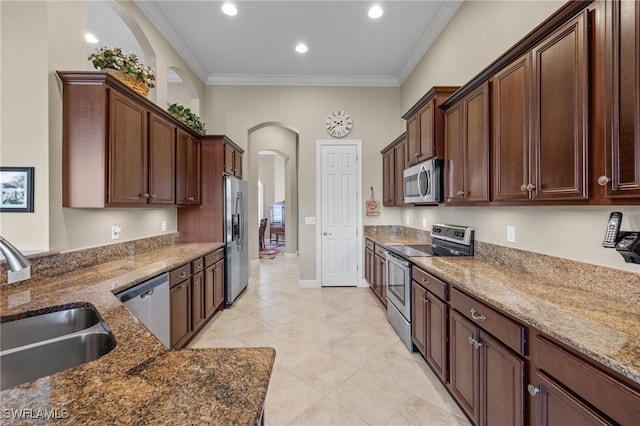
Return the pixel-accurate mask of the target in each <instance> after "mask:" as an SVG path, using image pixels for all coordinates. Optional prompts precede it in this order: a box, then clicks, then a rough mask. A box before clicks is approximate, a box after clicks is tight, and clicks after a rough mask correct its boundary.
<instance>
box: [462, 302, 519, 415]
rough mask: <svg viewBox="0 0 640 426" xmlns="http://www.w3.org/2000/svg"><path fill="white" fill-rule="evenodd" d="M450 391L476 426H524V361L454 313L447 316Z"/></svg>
mask: <svg viewBox="0 0 640 426" xmlns="http://www.w3.org/2000/svg"><path fill="white" fill-rule="evenodd" d="M450 333H451V349H450V354H451V355H450V359H449V362H450V369H451V376H450V377H451V380H450V384H449V388H450V390H451V392H452V393H453V395H454V397H455V398H456V399H457V400H458V402H459V403H460V406H461V407H462V409H463V410H464V411H465V412H466V413H467V415H468V416H469V417H470V418H471V419H472V420H473V422H474V423H475V424H477V425H524V367H525V361H524V359H522V358H521V357H520V356H518V355H517V354H515V353H514V352H512V351H511V350H510V349H509V348H507V347H506V346H505V345H503V344H502V343H500V342H499V341H498V340H496V339H494V338H493V337H491V336H490V335H489V334H488V333H486V332H485V331H483V330H481V329H480V328H478V327H477V326H476V325H475V324H474V323H472V322H471V321H469V320H468V319H467V318H465V317H464V316H462V315H460V314H459V313H458V312H457V311H455V310H452V311H451V313H450Z"/></svg>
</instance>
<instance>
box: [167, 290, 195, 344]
mask: <svg viewBox="0 0 640 426" xmlns="http://www.w3.org/2000/svg"><path fill="white" fill-rule="evenodd" d="M170 293H171V295H170V297H171V348H178V347H180V346H181V345H182V343H183V342H184V341H185V340H186V339H187V337H188V336H189V333H191V283H190V281H189V280H188V279H187V280H185V281H183V282H181V283H180V284H177V285H175V286H174V287H172V288H171V292H170Z"/></svg>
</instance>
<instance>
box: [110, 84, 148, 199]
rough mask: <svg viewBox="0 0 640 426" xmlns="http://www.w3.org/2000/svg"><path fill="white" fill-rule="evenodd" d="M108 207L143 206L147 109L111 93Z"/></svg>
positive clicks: (129, 99) (146, 189)
mask: <svg viewBox="0 0 640 426" xmlns="http://www.w3.org/2000/svg"><path fill="white" fill-rule="evenodd" d="M109 103H110V105H109V191H108V203H109V204H110V205H143V204H147V199H148V197H149V191H148V186H147V182H148V175H149V171H148V153H147V149H148V142H147V114H148V113H147V110H146V109H145V108H144V107H143V106H142V105H140V104H138V103H137V102H135V101H134V100H133V99H131V98H129V97H128V96H125V95H122V94H120V93H118V92H117V91H115V90H111V91H110V96H109Z"/></svg>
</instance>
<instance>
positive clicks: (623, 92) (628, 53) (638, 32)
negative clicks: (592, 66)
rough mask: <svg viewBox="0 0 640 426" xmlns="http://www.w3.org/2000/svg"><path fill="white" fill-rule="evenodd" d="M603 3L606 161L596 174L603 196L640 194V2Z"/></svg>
mask: <svg viewBox="0 0 640 426" xmlns="http://www.w3.org/2000/svg"><path fill="white" fill-rule="evenodd" d="M605 6H606V17H607V18H606V21H605V23H606V24H605V25H606V32H605V37H606V38H605V49H604V52H605V72H604V75H605V89H604V97H605V107H604V115H605V131H604V134H605V140H604V149H605V155H604V156H605V159H606V160H605V161H606V162H605V164H604V167H601V166H598V169H597V170H598V172H596V173H597V174H596V176H598V184H600V185H603V186H605V196H606V197H607V198H609V199H614V200H619V201H631V200H632V199H636V200H637V199H640V3H638V2H637V1H634V0H621V1H609V2H606V3H605ZM603 170H604V173H603Z"/></svg>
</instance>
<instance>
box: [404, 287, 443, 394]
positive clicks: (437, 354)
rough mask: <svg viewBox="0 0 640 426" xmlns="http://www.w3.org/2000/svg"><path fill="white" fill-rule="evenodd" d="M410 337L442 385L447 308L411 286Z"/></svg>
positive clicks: (423, 291) (429, 294)
mask: <svg viewBox="0 0 640 426" xmlns="http://www.w3.org/2000/svg"><path fill="white" fill-rule="evenodd" d="M411 291H412V295H411V296H412V300H413V302H412V305H411V337H412V340H413V343H414V345H415V347H416V349H418V351H419V352H420V353H421V354H422V356H424V358H425V359H426V361H427V363H428V364H429V365H430V366H431V368H433V370H434V372H435V373H436V374H437V375H438V376H439V377H440V379H441V380H442V381H443V382H446V381H447V353H448V351H447V310H448V308H447V304H446V303H445V302H443V301H442V300H440V299H439V298H437V297H436V296H434V295H433V294H431V292H429V291H426V290H425V289H424V288H423V287H422V286H421V285H419V284H417V283H416V282H413V283H412V286H411Z"/></svg>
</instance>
